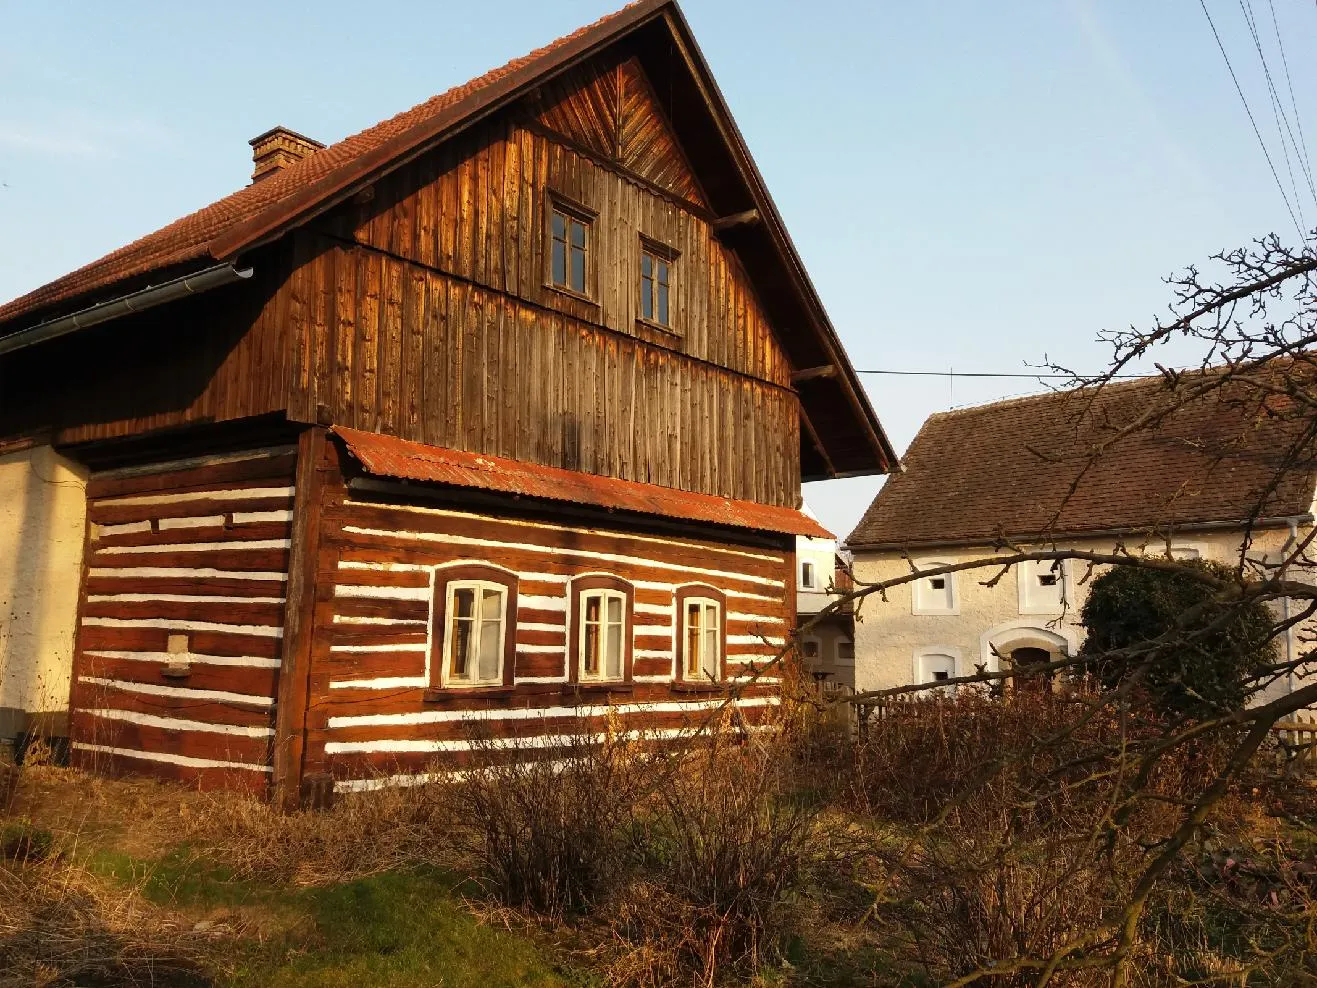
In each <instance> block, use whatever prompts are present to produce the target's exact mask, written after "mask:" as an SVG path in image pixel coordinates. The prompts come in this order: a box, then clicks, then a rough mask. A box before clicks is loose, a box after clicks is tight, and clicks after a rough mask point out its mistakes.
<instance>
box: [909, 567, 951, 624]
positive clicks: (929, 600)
mask: <svg viewBox="0 0 1317 988" xmlns="http://www.w3.org/2000/svg"><path fill="white" fill-rule="evenodd" d="M950 565H952V564H951V562H950V561H949V560H946V559H919V560H916V561H915V569H917V570H928V569H937V568H939V567H941V566H950ZM938 578H941V579H945V580H946V581H947V585H946V589H945V590H935V589H933V587H932V586H931V585H930V584H929V581H930V580H933V579H938ZM938 597H941V598H942V599H941V600H940V601H939V600H938V599H937V598H938ZM910 613H911V614H959V613H960V588H959V587H958V586H957V585H956V574H955V573H939V574H937V577H932V576H921V577H920V578H919V579H918V580H916V581H915V582H914V583H912V584H911V585H910Z"/></svg>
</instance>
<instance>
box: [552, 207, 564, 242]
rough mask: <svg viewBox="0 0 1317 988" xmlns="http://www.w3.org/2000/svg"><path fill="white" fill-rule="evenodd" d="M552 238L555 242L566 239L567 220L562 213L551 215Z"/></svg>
mask: <svg viewBox="0 0 1317 988" xmlns="http://www.w3.org/2000/svg"><path fill="white" fill-rule="evenodd" d="M553 237H554V239H555V240H563V241H566V239H567V220H566V218H565V217H564V216H563V214H562V213H554V214H553Z"/></svg>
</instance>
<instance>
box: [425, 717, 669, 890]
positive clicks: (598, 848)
mask: <svg viewBox="0 0 1317 988" xmlns="http://www.w3.org/2000/svg"><path fill="white" fill-rule="evenodd" d="M473 754H474V755H476V758H477V762H478V765H479V767H477V768H475V769H473V770H472V771H470V772H469V773H467V775H466V776H465V777H463V778H462V779H461V780H460V781H458V782H456V783H455V784H454V785H453V786H452V787H451V797H452V803H453V808H454V811H455V813H456V817H455V819H457V820H458V821H460V825H459V826H458V827H456V828H455V830H454V831H453V836H454V837H456V838H457V839H458V841H459V842H461V843H462V844H463V846H465V847H466V848H467V849H468V850H469V851H470V852H471V853H472V854H473V855H474V856H475V858H476V859H477V860H478V861H479V863H480V865H481V866H482V869H483V871H484V876H485V878H486V880H487V881H488V882H489V883H490V885H491V886H492V888H493V890H494V891H495V892H496V893H497V894H498V896H499V897H500V898H501V899H503V900H504V901H505V902H507V903H509V904H512V905H528V906H531V907H532V908H534V909H537V910H539V911H540V912H543V913H547V914H548V915H550V916H560V915H562V914H563V913H565V912H569V911H575V910H580V909H584V908H586V907H588V906H589V905H590V904H591V903H592V902H594V901H595V899H596V898H597V897H599V896H600V895H602V894H605V893H606V892H608V891H609V890H611V889H612V888H613V887H614V884H615V882H616V881H617V880H618V879H619V878H620V876H621V874H622V873H623V872H624V870H625V864H626V857H627V855H626V848H627V840H628V838H629V833H630V823H631V821H632V820H633V818H634V811H635V807H636V803H637V800H638V799H639V797H640V794H641V792H642V789H643V787H644V784H645V782H646V780H647V776H646V772H647V770H648V764H649V763H648V760H647V759H646V758H645V757H644V755H643V754H642V753H641V749H640V746H639V744H638V743H637V742H634V741H629V740H626V739H625V738H624V737H622V736H619V735H617V734H615V733H614V732H609V735H608V737H606V738H605V739H603V740H602V741H601V740H599V739H597V738H596V737H595V736H594V734H593V733H592V732H590V731H589V730H588V729H585V728H583V729H582V730H579V731H577V732H575V733H572V734H567V735H564V736H563V737H562V739H561V744H560V746H559V747H558V748H557V749H555V750H554V751H553V752H552V755H551V757H546V752H545V751H544V750H543V749H541V748H536V747H533V746H531V744H530V742H528V741H524V740H520V739H511V740H495V739H491V738H477V739H476V740H475V741H474V742H473Z"/></svg>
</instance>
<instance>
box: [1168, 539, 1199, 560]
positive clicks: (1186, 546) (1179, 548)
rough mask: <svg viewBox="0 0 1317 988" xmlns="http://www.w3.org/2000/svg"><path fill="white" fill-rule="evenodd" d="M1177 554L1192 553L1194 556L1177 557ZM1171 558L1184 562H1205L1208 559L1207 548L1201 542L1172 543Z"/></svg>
mask: <svg viewBox="0 0 1317 988" xmlns="http://www.w3.org/2000/svg"><path fill="white" fill-rule="evenodd" d="M1177 552H1192V553H1194V554H1195V555H1192V556H1188V557H1185V556H1177V555H1176V553H1177ZM1170 555H1171V558H1172V559H1175V560H1179V561H1181V562H1184V561H1185V560H1186V559H1197V560H1200V561H1201V560H1205V559H1206V558H1207V546H1206V545H1204V544H1203V543H1201V542H1172V543H1171V552H1170Z"/></svg>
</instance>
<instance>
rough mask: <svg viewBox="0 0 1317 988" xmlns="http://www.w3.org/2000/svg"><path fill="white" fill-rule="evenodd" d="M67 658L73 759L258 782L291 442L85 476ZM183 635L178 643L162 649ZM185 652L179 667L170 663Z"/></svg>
mask: <svg viewBox="0 0 1317 988" xmlns="http://www.w3.org/2000/svg"><path fill="white" fill-rule="evenodd" d="M87 493H88V521H89V526H90V538H89V540H88V548H87V559H86V574H85V577H84V591H83V599H82V605H81V614H80V629H79V636H78V651H77V654H76V656H75V660H74V686H73V702H72V725H71V731H70V733H71V736H72V740H73V757H74V761H75V764H78V765H81V766H83V767H89V768H96V769H99V770H102V771H110V772H116V773H118V772H137V773H147V774H154V775H159V776H162V777H166V778H174V779H183V780H187V781H199V782H201V783H202V784H203V785H208V786H212V785H222V786H226V787H232V788H244V789H250V790H253V791H256V792H262V793H263V792H264V791H265V789H266V786H267V783H268V777H269V773H270V743H271V737H272V734H273V730H272V727H273V711H274V702H275V696H276V686H277V677H278V669H279V661H280V652H281V644H282V635H283V629H282V624H283V616H284V598H285V588H286V581H287V572H288V552H289V544H290V534H291V530H290V524H291V516H292V505H293V456H292V454H284V453H281V454H278V455H259V456H254V457H251V458H244V459H238V460H234V461H231V462H225V463H216V464H211V465H207V466H199V467H185V468H181V469H164V470H162V471H161V472H158V473H149V474H144V475H143V474H138V475H133V476H129V477H116V476H114V475H100V476H93V478H92V480H91V482H90V484H89V485H88V489H87ZM171 635H186V636H187V638H188V643H189V651H188V654H186V655H171V654H170V653H169V652H168V644H169V638H170V636H171ZM180 660H182V661H186V662H188V663H189V672H188V673H187V675H186V676H183V677H171V676H168V675H166V670H167V668H168V665H169V663H171V662H177V661H180Z"/></svg>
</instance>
